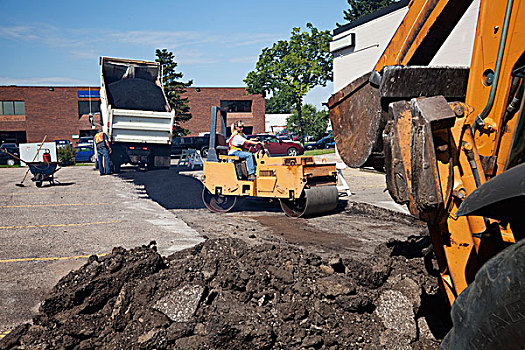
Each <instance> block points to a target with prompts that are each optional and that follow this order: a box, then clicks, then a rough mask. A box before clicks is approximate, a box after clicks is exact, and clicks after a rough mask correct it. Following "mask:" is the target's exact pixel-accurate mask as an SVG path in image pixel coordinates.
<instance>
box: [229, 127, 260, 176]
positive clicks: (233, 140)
mask: <svg viewBox="0 0 525 350" xmlns="http://www.w3.org/2000/svg"><path fill="white" fill-rule="evenodd" d="M243 128H244V122H243V121H242V120H238V121H236V122H234V123H233V124H232V126H231V129H232V136H230V138H229V139H228V147H229V150H228V155H229V156H237V157H239V158H240V159H246V167H247V168H248V169H247V170H248V180H250V181H253V180H255V170H256V164H255V160H254V159H253V153H251V152H246V151H243V146H244V145H246V144H248V145H258V144H260V145H262V142H259V141H251V140H248V139H246V136H245V135H244V134H243V132H242V131H243Z"/></svg>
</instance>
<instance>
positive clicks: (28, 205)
mask: <svg viewBox="0 0 525 350" xmlns="http://www.w3.org/2000/svg"><path fill="white" fill-rule="evenodd" d="M108 204H109V203H70V204H27V205H2V206H0V209H2V208H3V209H6V208H32V207H66V206H82V205H108Z"/></svg>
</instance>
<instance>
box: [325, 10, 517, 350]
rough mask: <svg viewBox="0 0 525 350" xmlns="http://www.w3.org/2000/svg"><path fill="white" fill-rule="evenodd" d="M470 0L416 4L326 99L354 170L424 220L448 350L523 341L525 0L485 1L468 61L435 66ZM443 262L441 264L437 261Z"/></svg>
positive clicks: (507, 346) (339, 144) (341, 147)
mask: <svg viewBox="0 0 525 350" xmlns="http://www.w3.org/2000/svg"><path fill="white" fill-rule="evenodd" d="M471 3H472V1H471V0H455V1H449V0H437V1H436V0H414V1H411V2H410V4H409V10H408V12H407V14H406V16H405V17H404V19H403V21H402V22H401V24H400V26H399V27H398V29H397V31H396V32H395V34H394V36H393V37H392V39H391V41H390V43H389V44H388V46H387V47H386V49H385V51H384V53H383V54H382V56H381V57H380V59H379V60H378V62H377V64H376V65H375V67H374V69H373V71H372V72H370V73H369V74H365V75H364V76H362V77H360V78H358V79H357V80H355V81H353V82H351V83H350V84H348V85H347V86H346V87H345V88H343V89H342V90H340V91H339V92H337V93H335V94H334V95H333V96H332V97H331V98H330V100H329V102H328V105H329V110H330V119H331V121H332V125H333V130H334V136H335V141H336V145H337V148H338V150H339V152H340V154H341V157H342V159H343V161H344V162H345V163H346V164H347V165H349V166H351V167H363V166H376V167H381V168H383V169H384V171H385V172H386V183H387V188H388V191H389V193H390V195H391V196H392V198H393V199H394V200H395V201H396V202H397V203H401V204H406V205H407V206H408V208H409V210H410V212H411V213H412V214H413V215H414V216H416V217H419V218H420V219H422V220H424V221H425V222H426V223H427V225H428V229H429V234H430V240H431V242H432V246H431V247H430V248H433V249H428V250H427V252H428V254H427V255H426V257H425V261H426V266H427V267H428V272H429V273H431V274H435V275H436V276H438V277H439V279H440V286H441V288H442V290H443V292H444V294H445V295H446V296H447V297H448V299H449V301H450V303H451V304H452V311H451V315H452V321H453V328H452V330H451V331H450V332H449V334H448V335H447V336H446V338H445V339H444V341H443V343H442V345H441V347H442V348H443V349H467V348H472V349H522V348H525V240H523V237H524V235H525V215H524V213H525V164H523V163H524V162H525V108H524V98H523V94H524V88H525V51H524V49H525V23H524V22H523V20H522V19H523V18H525V1H523V0H505V1H491V0H481V1H480V10H479V17H478V20H477V28H476V35H475V40H474V47H473V51H472V56H471V63H470V67H469V68H468V69H462V68H448V67H429V66H428V65H429V63H430V61H431V60H432V58H433V57H434V55H435V54H436V53H437V51H438V50H439V48H440V47H441V45H443V43H444V41H445V39H446V38H447V37H448V35H449V34H450V33H451V31H452V29H453V28H454V26H455V24H456V23H457V21H458V19H459V18H460V17H461V15H462V13H464V12H465V11H466V9H467V8H468V7H469V5H470V4H471ZM436 266H437V267H436Z"/></svg>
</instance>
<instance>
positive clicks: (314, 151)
mask: <svg viewBox="0 0 525 350" xmlns="http://www.w3.org/2000/svg"><path fill="white" fill-rule="evenodd" d="M330 153H335V148H328V149H312V150H308V151H304V155H305V156H318V155H321V154H330Z"/></svg>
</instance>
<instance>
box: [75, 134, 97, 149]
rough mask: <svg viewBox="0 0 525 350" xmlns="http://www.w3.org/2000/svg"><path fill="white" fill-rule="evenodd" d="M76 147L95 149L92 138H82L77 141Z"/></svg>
mask: <svg viewBox="0 0 525 350" xmlns="http://www.w3.org/2000/svg"><path fill="white" fill-rule="evenodd" d="M77 146H78V147H84V146H87V147H92V148H95V139H94V136H82V137H81V138H79V139H78V141H77Z"/></svg>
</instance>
